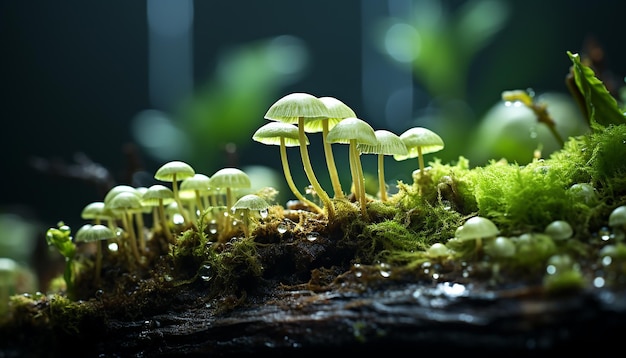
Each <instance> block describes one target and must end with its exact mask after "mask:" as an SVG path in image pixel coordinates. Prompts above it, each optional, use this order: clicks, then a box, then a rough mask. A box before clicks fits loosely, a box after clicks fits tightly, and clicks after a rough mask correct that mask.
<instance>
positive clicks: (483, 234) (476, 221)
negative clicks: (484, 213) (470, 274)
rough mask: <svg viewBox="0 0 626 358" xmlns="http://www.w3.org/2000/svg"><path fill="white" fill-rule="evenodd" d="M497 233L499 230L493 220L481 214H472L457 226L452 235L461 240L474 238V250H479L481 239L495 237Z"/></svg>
mask: <svg viewBox="0 0 626 358" xmlns="http://www.w3.org/2000/svg"><path fill="white" fill-rule="evenodd" d="M499 233H500V231H499V230H498V227H496V225H495V224H494V223H493V221H491V220H489V219H487V218H484V217H481V216H474V217H472V218H469V219H467V221H465V223H464V224H463V225H462V226H459V228H458V229H457V230H456V232H455V234H454V236H455V237H456V238H457V239H458V240H461V241H468V240H475V242H476V251H480V250H481V247H482V240H483V239H488V238H495V237H496V236H498V234H499Z"/></svg>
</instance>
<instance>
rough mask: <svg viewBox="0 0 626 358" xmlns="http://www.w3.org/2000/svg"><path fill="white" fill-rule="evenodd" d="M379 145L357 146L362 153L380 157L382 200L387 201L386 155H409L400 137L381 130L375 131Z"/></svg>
mask: <svg viewBox="0 0 626 358" xmlns="http://www.w3.org/2000/svg"><path fill="white" fill-rule="evenodd" d="M374 134H375V135H376V139H377V140H378V143H377V144H376V145H370V144H366V143H360V144H357V148H358V149H359V150H360V151H361V153H373V154H377V156H378V186H379V189H378V190H379V192H380V200H381V201H387V185H386V184H385V162H384V156H385V155H407V154H408V150H407V148H406V145H405V144H404V142H403V141H402V139H400V137H399V136H398V135H396V134H395V133H392V132H390V131H387V130H384V129H379V130H377V131H374Z"/></svg>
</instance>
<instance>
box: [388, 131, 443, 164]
mask: <svg viewBox="0 0 626 358" xmlns="http://www.w3.org/2000/svg"><path fill="white" fill-rule="evenodd" d="M400 139H402V141H403V142H404V144H405V145H406V148H407V150H408V154H406V155H402V154H396V155H394V156H393V157H394V159H395V160H405V159H408V158H415V157H417V160H418V164H419V173H420V175H423V174H424V170H425V165H424V154H428V153H434V152H438V151H440V150H442V149H443V148H444V143H443V139H441V137H440V136H439V135H438V134H437V133H435V132H433V131H431V130H430V129H427V128H423V127H413V128H409V129H407V130H406V131H404V133H402V134H400Z"/></svg>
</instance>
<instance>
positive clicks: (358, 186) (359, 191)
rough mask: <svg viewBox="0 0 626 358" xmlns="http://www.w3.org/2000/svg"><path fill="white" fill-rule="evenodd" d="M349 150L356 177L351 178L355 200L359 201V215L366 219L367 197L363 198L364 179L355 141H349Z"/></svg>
mask: <svg viewBox="0 0 626 358" xmlns="http://www.w3.org/2000/svg"><path fill="white" fill-rule="evenodd" d="M349 150H350V157H351V158H352V161H353V162H354V174H355V175H356V177H355V178H353V181H354V182H355V191H356V195H357V199H358V200H359V204H360V207H361V214H362V215H363V217H365V218H366V219H367V218H368V215H367V207H366V205H367V197H366V196H365V179H364V177H363V167H362V166H361V158H360V154H359V150H358V149H357V144H356V140H355V139H351V140H350V149H349Z"/></svg>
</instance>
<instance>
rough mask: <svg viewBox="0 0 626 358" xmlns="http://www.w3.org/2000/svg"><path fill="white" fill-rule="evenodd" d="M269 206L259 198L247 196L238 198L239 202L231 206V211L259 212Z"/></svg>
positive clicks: (254, 195)
mask: <svg viewBox="0 0 626 358" xmlns="http://www.w3.org/2000/svg"><path fill="white" fill-rule="evenodd" d="M269 206H270V204H268V203H267V201H265V199H263V198H261V197H260V196H258V195H256V194H247V195H244V196H242V197H241V198H239V200H237V201H236V202H235V203H234V204H233V206H232V208H231V210H232V211H236V210H242V209H243V210H254V211H261V210H265V209H267V208H269Z"/></svg>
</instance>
